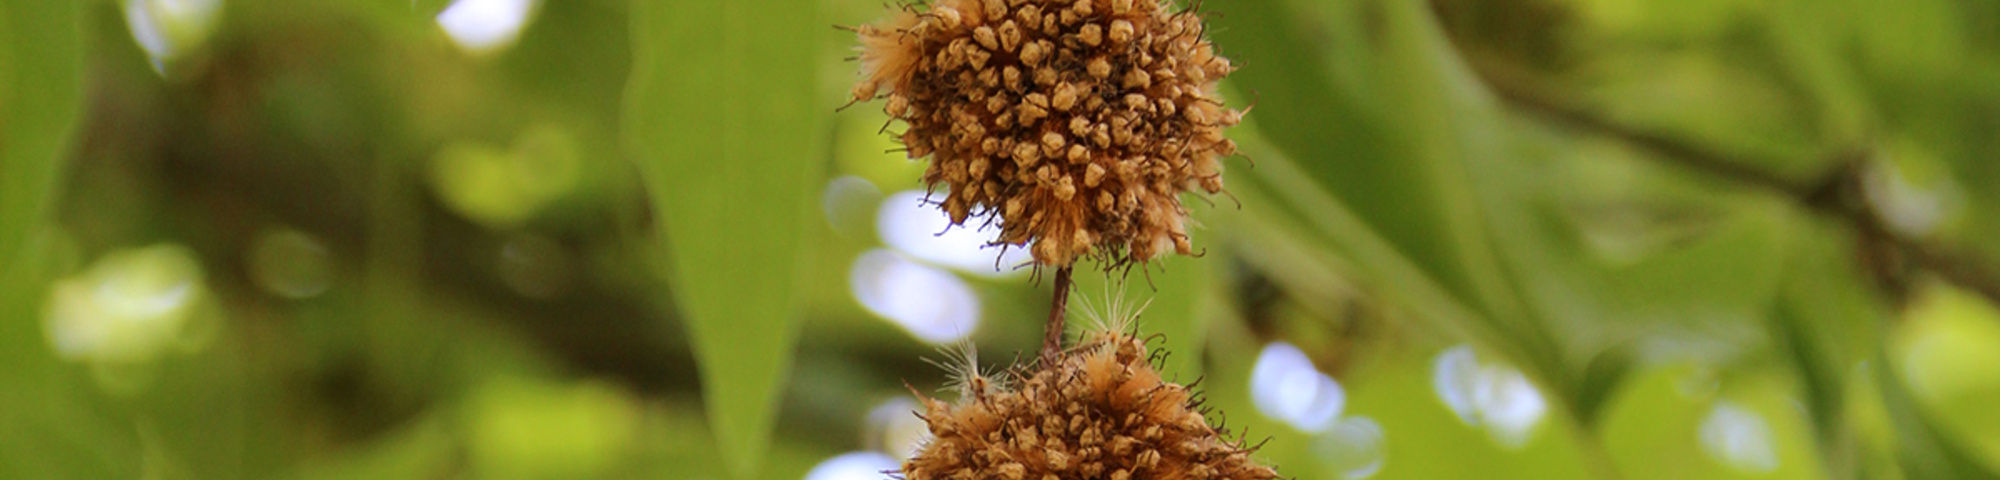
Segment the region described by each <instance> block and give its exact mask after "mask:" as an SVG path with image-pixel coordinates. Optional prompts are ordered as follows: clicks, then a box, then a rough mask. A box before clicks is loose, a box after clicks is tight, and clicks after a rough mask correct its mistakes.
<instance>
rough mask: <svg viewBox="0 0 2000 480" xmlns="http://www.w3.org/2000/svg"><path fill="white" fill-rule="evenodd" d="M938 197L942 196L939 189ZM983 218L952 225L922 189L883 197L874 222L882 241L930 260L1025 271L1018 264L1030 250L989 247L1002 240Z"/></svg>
mask: <svg viewBox="0 0 2000 480" xmlns="http://www.w3.org/2000/svg"><path fill="white" fill-rule="evenodd" d="M933 198H943V194H942V193H940V194H938V195H937V196H936V197H933ZM978 225H979V224H978V220H977V219H973V220H966V225H965V226H952V225H951V217H948V216H946V215H945V213H944V211H943V210H939V209H938V208H937V207H935V206H932V205H930V204H928V203H925V202H924V192H923V191H922V190H905V191H902V192H897V193H895V194H893V195H890V196H889V198H887V199H885V200H883V201H882V208H881V210H880V211H879V212H878V213H877V214H876V217H875V226H876V229H877V231H878V233H880V234H881V235H882V241H883V242H884V243H887V244H889V246H891V247H895V248H896V249H897V250H901V251H902V252H903V253H907V254H910V255H911V256H914V257H917V258H918V259H921V260H923V261H926V262H930V263H935V264H938V265H943V266H946V267H950V268H953V269H956V270H959V271H962V272H966V273H975V274H979V275H985V276H1004V275H1010V274H1015V273H1018V272H1020V271H1019V270H1016V269H1015V268H1014V267H1016V266H1019V265H1022V264H1025V263H1027V261H1028V260H1029V259H1030V258H1032V256H1031V255H1030V254H1029V253H1028V249H1026V248H1018V247H1013V248H1007V249H1006V252H1005V253H1002V252H1001V249H1000V248H999V247H987V246H986V244H988V243H991V242H992V241H993V239H995V238H998V235H999V234H1000V230H999V229H998V228H986V229H980V228H978Z"/></svg>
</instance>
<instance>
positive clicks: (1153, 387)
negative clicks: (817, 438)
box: [901, 331, 1278, 480]
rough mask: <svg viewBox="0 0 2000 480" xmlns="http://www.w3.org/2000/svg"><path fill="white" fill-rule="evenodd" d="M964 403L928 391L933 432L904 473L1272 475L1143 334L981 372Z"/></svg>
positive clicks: (1097, 337)
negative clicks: (1010, 372) (996, 377)
mask: <svg viewBox="0 0 2000 480" xmlns="http://www.w3.org/2000/svg"><path fill="white" fill-rule="evenodd" d="M971 380H972V381H969V382H965V383H964V384H963V386H962V388H961V390H962V391H961V398H960V399H959V401H958V403H957V404H947V403H945V402H941V401H938V400H933V399H924V401H923V402H924V407H925V413H924V415H923V418H924V419H925V420H926V421H927V422H928V424H929V426H930V431H931V434H932V436H933V439H932V440H931V441H930V442H929V443H927V444H925V445H924V447H923V449H922V450H921V451H919V452H918V453H917V455H916V456H914V457H911V458H910V459H909V460H908V461H906V462H904V463H903V468H902V472H901V473H902V478H904V479H906V480H942V479H952V480H959V479H963V480H1083V479H1106V480H1135V479H1190V480H1194V479H1199V480H1269V479H1273V478H1277V477H1278V475H1277V472H1275V471H1273V470H1272V469H1271V468H1269V467H1265V466H1262V465H1259V464H1257V463H1256V462H1254V461H1252V460H1251V458H1250V453H1251V450H1254V448H1249V447H1248V446H1247V445H1245V444H1244V443H1242V440H1241V439H1238V440H1237V441H1236V442H1234V443H1232V442H1230V441H1228V439H1226V438H1225V436H1226V432H1218V431H1216V430H1215V429H1214V428H1212V427H1210V426H1209V425H1208V422H1207V420H1206V419H1204V418H1203V416H1202V415H1201V413H1199V412H1197V411H1195V410H1193V409H1191V408H1190V403H1192V401H1191V398H1192V394H1191V393H1190V392H1189V391H1188V389H1187V388H1186V387H1183V386H1181V385H1179V384H1175V383H1171V382H1166V381H1163V380H1162V379H1161V378H1160V374H1159V372H1158V371H1157V370H1155V369H1154V368H1153V366H1152V365H1151V363H1150V357H1149V356H1148V354H1147V351H1146V346H1145V343H1144V342H1143V341H1141V340H1139V339H1138V338H1135V337H1133V336H1131V335H1127V334H1123V333H1119V332H1117V331H1112V332H1101V333H1096V334H1092V336H1091V338H1089V339H1088V341H1086V342H1084V343H1083V344H1082V345H1081V346H1078V347H1075V348H1072V349H1070V351H1069V352H1066V353H1065V354H1064V355H1063V356H1062V359H1061V361H1060V362H1058V364H1057V365H1055V366H1053V367H1048V366H1043V367H1039V368H1038V370H1037V371H1034V372H1032V376H1027V377H1026V378H1025V379H1022V380H1020V381H1018V382H1016V383H1018V385H1017V386H1015V387H1014V388H1013V389H1011V390H1010V389H1006V388H1003V387H1000V386H998V385H996V384H995V383H994V382H991V381H987V380H985V379H983V378H978V377H977V376H974V377H973V378H972V379H971Z"/></svg>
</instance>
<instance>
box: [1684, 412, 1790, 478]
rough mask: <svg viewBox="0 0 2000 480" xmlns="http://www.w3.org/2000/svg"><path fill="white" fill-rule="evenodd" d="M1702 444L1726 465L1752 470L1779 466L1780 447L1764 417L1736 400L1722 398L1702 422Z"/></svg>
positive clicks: (1764, 469)
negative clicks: (1772, 437) (1772, 439)
mask: <svg viewBox="0 0 2000 480" xmlns="http://www.w3.org/2000/svg"><path fill="white" fill-rule="evenodd" d="M1700 435H1701V447H1702V451H1704V452H1707V453H1708V455H1709V456H1710V457H1713V458H1715V459H1716V460H1719V461H1721V462H1722V463H1723V464H1724V465H1728V466H1730V467H1732V468H1736V469H1739V470H1743V471H1746V472H1751V473H1769V472H1771V471H1773V470H1777V469H1778V453H1777V448H1776V447H1774V446H1772V443H1771V427H1770V425H1767V424H1765V423H1764V417H1763V416H1760V415H1758V414H1757V413H1756V412H1752V411H1750V409H1748V408H1744V407H1743V406H1741V405H1737V404H1736V403H1734V402H1729V401H1720V402H1716V403H1715V407H1714V409H1712V410H1709V412H1708V416H1707V417H1704V418H1703V419H1702V421H1701V430H1700Z"/></svg>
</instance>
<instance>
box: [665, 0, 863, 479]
mask: <svg viewBox="0 0 2000 480" xmlns="http://www.w3.org/2000/svg"><path fill="white" fill-rule="evenodd" d="M815 5H816V4H814V3H811V2H784V1H776V0H763V1H730V2H719V1H718V2H638V3H635V4H633V5H632V21H633V23H632V28H633V31H632V34H633V42H634V43H633V47H634V48H633V51H634V54H635V57H634V58H635V65H634V66H633V72H632V79H631V83H630V84H629V85H628V86H627V90H626V95H627V98H626V112H625V120H626V125H625V128H626V130H625V135H626V142H627V145H628V146H629V147H630V148H631V153H632V154H633V155H634V157H635V158H636V159H637V161H638V164H639V167H640V171H641V175H642V177H643V178H642V181H643V182H644V184H645V185H646V188H647V190H648V194H649V195H650V196H651V199H652V205H653V210H654V212H655V213H656V214H657V215H658V217H657V218H659V219H660V228H659V230H660V232H661V239H660V242H661V243H660V246H661V247H662V249H661V253H662V254H663V257H665V259H666V260H667V261H668V263H670V264H671V265H670V266H669V267H668V268H667V272H668V279H669V283H670V284H671V286H672V290H673V293H674V300H676V302H677V303H678V305H679V306H680V311H681V313H682V314H683V315H682V317H683V318H684V319H685V320H686V324H687V326H688V329H689V330H690V333H692V335H691V337H692V339H693V344H694V350H695V353H696V355H697V359H698V360H699V363H700V368H701V372H702V380H703V389H704V391H705V393H706V400H707V405H708V409H709V418H710V420H711V423H712V426H713V428H714V429H715V432H716V438H717V441H719V442H720V443H721V445H722V448H721V451H722V452H723V454H724V457H725V459H726V460H727V461H728V462H730V464H732V465H734V466H735V467H736V471H737V473H738V474H739V476H750V475H751V474H752V472H753V471H754V470H755V465H756V464H757V461H758V458H760V457H761V456H762V454H763V449H764V446H765V444H766V443H767V440H768V439H769V438H770V431H771V428H772V422H773V420H774V418H775V413H776V412H775V410H774V409H775V402H776V401H777V399H778V392H779V388H780V386H781V385H783V383H784V378H785V376H786V372H787V370H788V368H789V364H790V362H791V358H792V344H793V342H794V341H795V340H796V338H795V337H796V325H795V324H796V321H795V320H796V319H797V316H798V312H797V311H796V304H797V300H798V294H797V291H798V290H799V288H798V287H799V280H800V279H799V272H800V267H799V265H798V264H799V261H800V257H801V255H800V253H801V250H802V249H803V248H804V246H805V245H806V239H805V238H804V237H805V234H806V232H808V231H811V230H808V229H807V228H805V227H806V225H807V224H806V223H805V222H806V221H807V220H808V218H807V212H808V207H809V204H808V202H809V199H810V198H811V195H810V192H812V191H814V190H815V189H814V188H812V187H811V186H810V183H811V182H812V181H814V180H816V179H818V177H819V175H818V172H819V170H820V168H821V165H822V164H823V163H824V162H823V161H822V160H821V158H820V155H818V154H819V153H820V152H821V151H822V149H821V148H820V146H821V143H822V142H820V141H819V139H820V137H822V136H823V134H822V132H821V131H820V126H819V119H820V118H822V117H823V116H824V111H825V110H826V109H829V108H831V107H832V105H822V104H819V103H817V102H816V101H815V100H816V99H815V96H814V91H815V89H814V87H815V85H816V83H815V82H816V79H817V78H818V77H817V75H816V73H817V72H816V68H815V66H816V65H818V63H817V62H815V61H814V59H813V58H812V55H814V54H816V53H818V52H819V49H818V41H819V39H820V38H822V36H821V32H823V31H825V30H828V28H827V27H826V25H824V24H821V23H819V17H818V14H817V12H816V7H815Z"/></svg>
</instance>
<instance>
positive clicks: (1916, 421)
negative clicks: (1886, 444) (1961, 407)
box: [1869, 351, 2000, 480]
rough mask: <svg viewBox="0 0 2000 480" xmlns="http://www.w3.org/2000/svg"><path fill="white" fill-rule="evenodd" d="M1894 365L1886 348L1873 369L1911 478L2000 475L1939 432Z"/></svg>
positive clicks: (1972, 478)
mask: <svg viewBox="0 0 2000 480" xmlns="http://www.w3.org/2000/svg"><path fill="white" fill-rule="evenodd" d="M1894 365H1896V363H1895V362H1893V361H1892V360H1891V359H1890V358H1889V356H1888V354H1887V352H1886V351H1885V352H1884V353H1883V355H1881V356H1879V357H1876V358H1875V362H1873V363H1872V365H1871V367H1870V368H1869V370H1871V371H1873V372H1874V373H1875V377H1876V378H1875V384H1876V385H1877V386H1878V387H1880V388H1881V391H1880V392H1879V393H1880V394H1881V395H1882V403H1883V404H1884V405H1886V406H1887V407H1888V408H1887V410H1888V412H1889V420H1890V422H1891V423H1892V424H1893V425H1894V426H1895V431H1896V445H1897V446H1898V447H1899V451H1898V453H1899V455H1898V456H1897V460H1899V461H1900V463H1901V464H1902V467H1903V474H1904V475H1906V476H1908V477H1909V478H1956V479H1967V480H1985V479H1995V478H2000V474H1995V473H1994V472H1993V471H1991V470H1988V469H1986V467H1983V466H1980V464H1979V461H1978V460H1977V459H1975V458H1973V457H1972V456H1971V454H1970V453H1968V452H1966V451H1965V450H1963V449H1962V448H1960V447H1959V446H1958V445H1957V444H1955V443H1953V442H1952V439H1950V438H1948V437H1947V436H1946V435H1945V433H1944V432H1941V431H1939V428H1938V426H1937V425H1935V424H1933V423H1932V420H1930V419H1929V418H1927V417H1926V416H1925V415H1924V412H1923V408H1922V406H1921V405H1918V404H1917V399H1916V396H1915V395H1912V394H1911V392H1910V389H1909V387H1908V386H1906V384H1905V383H1904V382H1906V381H1907V380H1906V379H1904V378H1903V377H1902V375H1898V374H1897V372H1896V369H1895V368H1893V367H1894Z"/></svg>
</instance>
